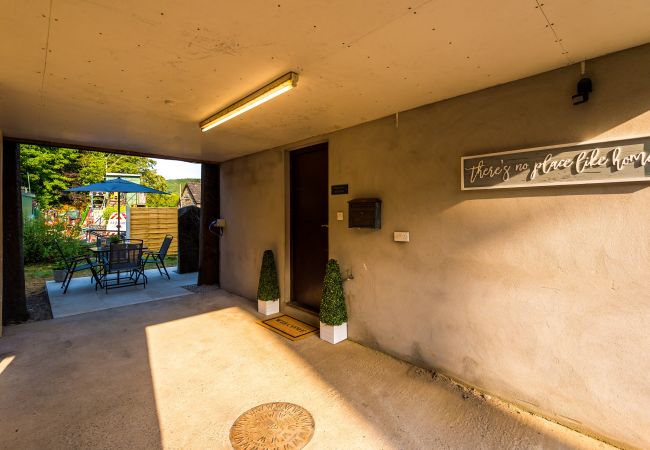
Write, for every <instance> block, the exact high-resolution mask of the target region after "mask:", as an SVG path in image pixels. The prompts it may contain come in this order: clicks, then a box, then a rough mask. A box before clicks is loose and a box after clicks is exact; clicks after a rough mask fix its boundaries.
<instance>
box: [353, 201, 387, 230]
mask: <svg viewBox="0 0 650 450" xmlns="http://www.w3.org/2000/svg"><path fill="white" fill-rule="evenodd" d="M348 228H373V229H376V230H378V229H379V228H381V200H379V199H378V198H355V199H354V200H350V201H349V202H348Z"/></svg>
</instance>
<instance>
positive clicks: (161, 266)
mask: <svg viewBox="0 0 650 450" xmlns="http://www.w3.org/2000/svg"><path fill="white" fill-rule="evenodd" d="M173 239H174V236H172V235H171V234H168V235H166V236H165V239H164V240H163V242H162V244H161V246H160V250H158V251H157V252H153V251H148V252H146V257H145V259H144V264H151V263H155V264H156V267H157V268H158V272H159V273H160V276H161V277H162V276H163V270H164V271H165V275H167V279H168V280H170V279H171V278H170V277H169V272H167V267H165V256H167V251H168V250H169V246H170V245H171V243H172V240H173ZM150 258H151V261H149V259H150Z"/></svg>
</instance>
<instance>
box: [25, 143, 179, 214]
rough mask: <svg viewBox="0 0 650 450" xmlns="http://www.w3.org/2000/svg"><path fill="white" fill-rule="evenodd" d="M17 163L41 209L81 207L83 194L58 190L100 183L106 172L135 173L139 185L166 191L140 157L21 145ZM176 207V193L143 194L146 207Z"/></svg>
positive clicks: (85, 198)
mask: <svg viewBox="0 0 650 450" xmlns="http://www.w3.org/2000/svg"><path fill="white" fill-rule="evenodd" d="M20 161H21V167H22V173H23V183H24V185H27V174H29V182H30V184H31V186H32V192H34V194H36V198H37V200H38V202H39V203H40V205H41V207H42V208H44V209H49V208H56V207H59V206H61V205H62V204H63V203H72V204H74V205H75V206H76V207H78V208H82V207H83V206H84V205H85V204H86V203H87V202H88V195H87V194H86V193H74V194H63V193H62V192H61V191H63V190H64V189H67V188H69V187H71V186H83V185H86V184H91V183H98V182H100V181H102V180H104V178H105V176H106V173H107V172H108V173H114V172H116V173H133V174H139V175H140V176H141V177H142V178H141V181H142V184H143V185H145V186H149V187H152V188H154V189H158V190H161V191H163V192H166V191H167V181H166V180H165V178H164V177H163V176H162V175H159V174H158V173H157V172H156V162H155V161H154V160H153V159H151V158H146V157H142V156H131V155H118V154H114V153H102V152H94V151H85V150H75V149H70V148H57V147H41V146H38V145H22V146H21V148H20ZM177 205H178V194H175V195H174V194H172V195H156V194H149V195H147V206H170V207H176V206H177Z"/></svg>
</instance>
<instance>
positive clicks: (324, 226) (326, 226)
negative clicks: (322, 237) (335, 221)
mask: <svg viewBox="0 0 650 450" xmlns="http://www.w3.org/2000/svg"><path fill="white" fill-rule="evenodd" d="M320 227H321V228H329V227H330V226H329V225H327V224H325V225H321V226H320Z"/></svg>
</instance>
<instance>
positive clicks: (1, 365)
mask: <svg viewBox="0 0 650 450" xmlns="http://www.w3.org/2000/svg"><path fill="white" fill-rule="evenodd" d="M15 358H16V357H15V356H14V355H11V356H5V357H3V358H2V360H1V361H0V375H2V372H4V371H5V369H6V368H7V367H8V366H9V364H11V362H12V361H13V360H14V359H15Z"/></svg>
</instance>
